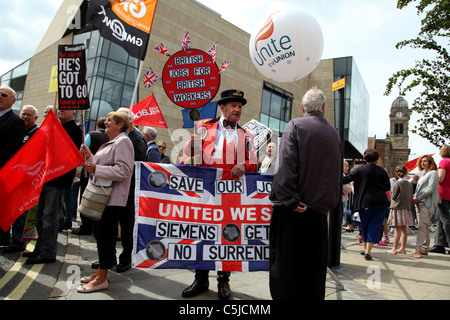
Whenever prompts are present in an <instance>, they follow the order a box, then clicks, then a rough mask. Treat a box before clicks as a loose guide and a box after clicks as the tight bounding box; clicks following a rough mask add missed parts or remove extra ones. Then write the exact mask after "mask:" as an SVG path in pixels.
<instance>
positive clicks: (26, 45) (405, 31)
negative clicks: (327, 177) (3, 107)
mask: <svg viewBox="0 0 450 320" xmlns="http://www.w3.org/2000/svg"><path fill="white" fill-rule="evenodd" d="M180 1H186V0H180ZM62 2H63V1H62V0H13V1H11V0H0V4H1V7H2V19H1V20H0V33H1V34H2V39H1V40H0V52H2V54H1V55H0V75H2V74H4V73H5V72H7V71H9V70H10V69H12V68H14V67H15V66H17V65H18V64H20V63H21V62H23V61H25V60H26V59H28V58H30V57H31V56H32V55H33V53H34V51H35V50H36V48H37V46H38V45H39V42H40V40H41V39H42V37H43V35H44V34H45V32H46V31H47V28H48V26H49V24H50V22H51V21H52V20H53V18H54V16H55V14H56V12H57V10H58V8H59V6H60V4H61V3H62ZM198 2H200V3H202V4H204V5H206V6H207V7H209V8H211V9H212V10H214V11H216V12H218V13H219V14H221V15H222V18H223V19H225V20H228V21H229V22H231V23H232V24H234V25H236V26H237V27H239V28H241V29H243V30H245V31H246V32H248V33H250V34H251V33H252V32H254V29H255V26H257V25H258V22H260V21H261V20H262V19H265V18H267V17H268V16H269V15H270V14H271V13H273V12H275V11H277V10H279V9H286V8H290V7H295V8H299V9H302V10H304V11H307V12H309V13H310V14H311V15H313V16H314V18H315V19H316V20H317V21H318V23H319V25H320V26H321V29H322V32H323V35H324V51H323V54H322V59H330V58H339V57H347V56H353V58H354V60H355V63H356V65H357V67H358V70H359V72H360V74H361V76H362V78H363V81H364V83H365V85H366V87H367V90H368V92H369V96H370V114H369V131H368V135H369V137H374V136H376V137H377V138H379V139H384V138H385V137H386V133H388V132H389V111H390V108H391V104H392V102H393V101H394V100H395V98H397V97H398V95H399V92H398V89H393V92H392V93H391V94H390V95H389V96H384V92H385V90H386V84H387V83H388V79H389V78H390V77H391V76H392V75H393V74H394V73H395V72H396V71H398V70H402V69H407V68H411V67H414V65H415V61H416V60H421V59H423V58H424V57H431V58H432V56H430V55H429V53H428V52H426V51H423V50H418V49H411V48H409V47H405V48H403V49H396V48H395V45H396V44H397V43H398V42H400V41H402V40H408V39H412V38H415V37H416V36H417V34H418V33H419V30H420V20H421V17H419V16H418V15H417V11H416V8H415V6H414V3H413V4H410V5H409V6H408V7H406V8H404V9H402V10H399V9H397V8H396V4H397V1H396V0H364V1H361V0H279V1H272V0H247V1H242V0H227V1H226V2H225V1H218V0H198ZM19 12H20V14H18V13H19ZM219 45H221V44H219ZM218 50H220V47H218ZM417 94H418V93H417V92H412V93H411V94H408V95H407V96H406V97H405V98H406V100H407V101H408V103H409V105H410V107H411V106H412V103H413V100H414V99H415V98H416V97H417ZM418 118H419V115H417V114H413V115H412V116H411V120H410V124H409V126H410V128H413V127H414V125H415V123H416V121H417V119H418ZM409 137H410V139H409V148H410V149H411V155H410V159H413V158H417V157H419V156H420V155H422V154H427V153H435V152H437V150H438V148H437V147H435V146H433V145H432V144H430V143H429V142H428V141H427V140H425V139H423V138H421V137H420V136H418V135H416V134H413V133H412V132H410V134H409Z"/></svg>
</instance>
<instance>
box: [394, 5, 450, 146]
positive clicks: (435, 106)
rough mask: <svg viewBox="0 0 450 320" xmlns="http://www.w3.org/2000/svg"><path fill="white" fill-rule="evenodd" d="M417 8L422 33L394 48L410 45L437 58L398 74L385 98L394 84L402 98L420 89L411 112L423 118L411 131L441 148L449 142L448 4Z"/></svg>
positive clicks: (449, 59) (418, 62) (449, 33)
mask: <svg viewBox="0 0 450 320" xmlns="http://www.w3.org/2000/svg"><path fill="white" fill-rule="evenodd" d="M411 2H416V0H398V2H397V8H399V9H403V8H404V7H406V6H407V5H408V4H410V3H411ZM416 8H417V14H418V15H419V14H422V13H424V12H426V14H425V18H424V19H422V22H421V23H422V27H421V31H420V33H419V35H418V37H417V38H415V39H411V40H405V41H401V42H399V43H398V44H397V45H396V48H397V49H401V48H403V47H405V46H410V47H411V48H414V49H422V50H431V51H432V52H434V53H435V55H436V58H435V60H428V59H422V61H416V64H415V66H414V67H413V68H411V69H406V70H401V71H397V72H396V73H395V74H394V75H393V76H392V77H391V78H390V79H389V82H388V84H387V85H386V92H385V95H389V94H390V93H391V91H392V89H393V87H394V86H395V85H397V86H398V87H399V88H400V89H401V94H403V95H405V94H406V93H407V92H409V91H411V90H412V89H413V88H416V87H417V88H420V90H422V92H421V93H420V96H419V97H418V98H416V99H415V100H414V101H413V104H412V108H411V111H412V112H417V113H418V114H420V115H421V116H422V117H421V118H420V119H419V120H418V124H417V125H415V126H414V128H413V129H412V132H413V133H417V134H418V135H419V136H421V137H423V138H425V139H427V140H428V141H430V142H431V143H432V144H434V145H435V146H437V147H440V146H442V144H444V143H446V142H447V143H448V141H450V56H449V53H448V50H447V47H448V45H449V40H450V32H449V30H450V1H449V0H422V1H420V2H419V4H418V5H417V7H416ZM426 10H428V11H426ZM406 81H408V82H406Z"/></svg>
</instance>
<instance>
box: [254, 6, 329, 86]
mask: <svg viewBox="0 0 450 320" xmlns="http://www.w3.org/2000/svg"><path fill="white" fill-rule="evenodd" d="M264 21H265V22H264V23H259V24H258V25H257V27H256V28H255V31H254V32H253V33H252V34H251V37H250V42H249V51H250V58H251V59H252V62H253V64H254V65H255V67H256V68H257V69H258V71H259V72H261V73H262V74H263V75H264V76H265V77H267V78H269V79H272V80H274V81H278V82H291V81H296V80H299V79H302V78H304V77H306V76H307V75H308V74H310V73H311V72H313V71H314V69H315V68H316V67H317V65H318V64H319V62H320V59H321V57H322V53H323V34H322V29H321V28H320V25H319V23H318V22H317V21H316V19H315V18H314V17H313V16H312V15H311V14H309V13H307V12H305V11H302V10H299V9H288V10H280V11H277V12H275V13H273V14H272V15H271V16H270V17H269V18H268V19H266V20H264Z"/></svg>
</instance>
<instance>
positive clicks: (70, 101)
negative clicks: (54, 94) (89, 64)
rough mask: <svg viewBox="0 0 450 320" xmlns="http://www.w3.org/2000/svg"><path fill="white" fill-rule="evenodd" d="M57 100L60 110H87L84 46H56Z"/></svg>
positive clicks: (87, 94)
mask: <svg viewBox="0 0 450 320" xmlns="http://www.w3.org/2000/svg"><path fill="white" fill-rule="evenodd" d="M58 99H59V109H61V110H85V109H89V91H88V86H87V73H86V46H85V45H84V44H79V45H59V46H58Z"/></svg>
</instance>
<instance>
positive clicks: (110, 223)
mask: <svg viewBox="0 0 450 320" xmlns="http://www.w3.org/2000/svg"><path fill="white" fill-rule="evenodd" d="M121 209H123V207H114V206H106V207H105V210H104V211H103V215H102V218H101V219H100V221H98V223H97V250H98V260H99V262H100V267H99V268H100V269H111V268H112V267H113V266H114V264H115V262H116V239H117V228H118V217H119V212H120V210H121Z"/></svg>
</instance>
